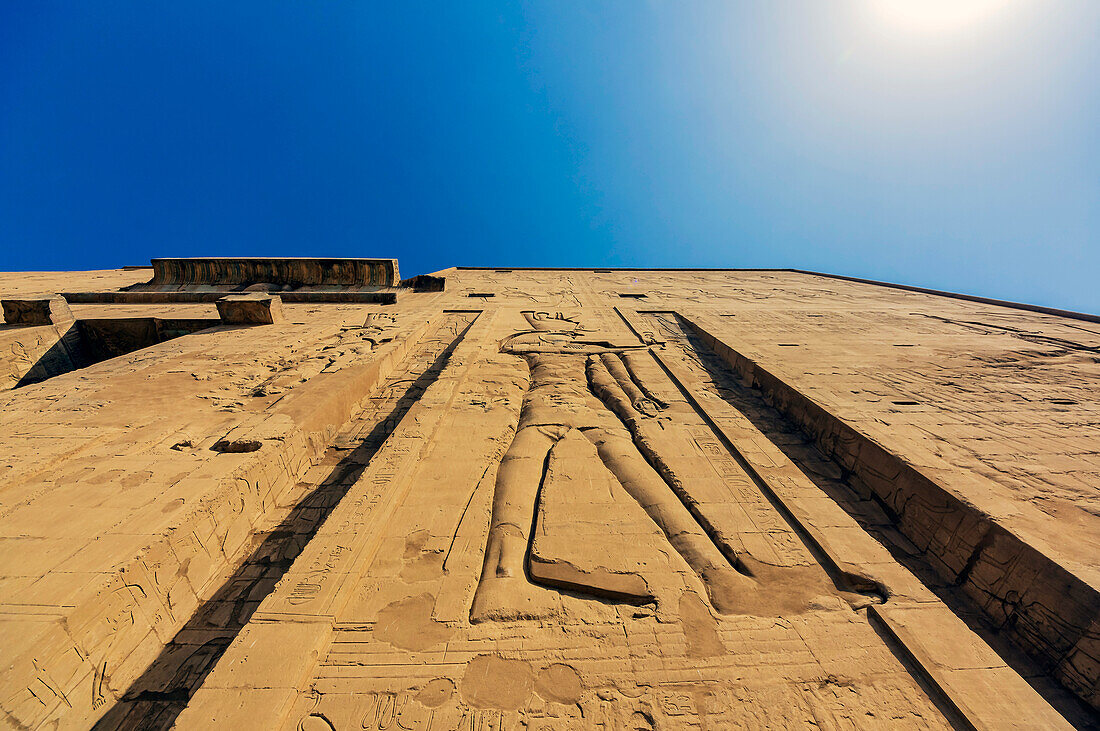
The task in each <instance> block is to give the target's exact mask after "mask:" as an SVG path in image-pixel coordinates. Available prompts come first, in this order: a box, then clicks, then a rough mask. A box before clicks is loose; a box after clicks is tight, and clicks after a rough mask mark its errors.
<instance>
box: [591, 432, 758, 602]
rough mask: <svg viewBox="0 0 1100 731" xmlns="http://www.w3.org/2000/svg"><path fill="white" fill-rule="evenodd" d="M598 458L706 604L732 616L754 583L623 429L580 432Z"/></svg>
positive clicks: (752, 588) (753, 587) (754, 586)
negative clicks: (703, 592) (689, 572)
mask: <svg viewBox="0 0 1100 731" xmlns="http://www.w3.org/2000/svg"><path fill="white" fill-rule="evenodd" d="M584 434H585V436H587V437H588V438H589V439H590V440H592V443H593V444H595V445H596V450H597V451H598V452H599V454H600V459H602V460H603V463H604V464H605V465H607V468H608V469H609V470H611V472H612V474H614V475H615V477H616V479H618V481H619V482H620V483H621V484H622V486H623V487H624V488H625V489H626V491H627V492H628V493H630V495H631V496H632V497H633V498H634V499H635V500H637V501H638V503H639V504H640V505H641V506H642V508H643V509H644V510H645V511H646V513H648V514H649V517H651V518H652V519H653V522H654V523H656V524H657V526H658V527H659V528H660V529H661V530H662V531H663V532H664V534H665V536H667V537H668V541H669V543H670V544H672V547H673V548H675V549H676V552H677V553H679V554H680V555H681V556H683V558H684V560H685V561H686V562H687V564H688V566H691V568H692V569H693V570H694V571H695V573H697V574H698V575H699V578H701V579H702V580H703V584H704V586H706V589H707V594H708V596H709V597H710V602H711V604H712V605H713V606H714V608H715V609H716V610H718V611H719V612H721V613H723V614H731V613H733V612H735V611H736V607H737V606H738V605H739V604H740V605H742V606H743V605H744V602H743V601H742V602H738V601H737V598H738V596H739V595H740V594H741V593H743V592H746V591H753V590H754V589H755V588H756V582H754V581H753V580H752V579H750V578H749V577H747V576H744V575H742V574H740V573H738V572H737V570H736V569H734V568H733V566H731V565H730V564H729V562H728V561H727V560H726V558H725V557H724V556H723V555H722V553H721V552H720V551H719V550H718V547H717V546H715V545H714V542H713V541H711V539H710V536H708V535H707V534H706V533H705V532H704V531H703V529H702V528H701V527H700V526H699V523H698V522H696V520H695V518H693V517H692V515H691V513H689V512H688V509H687V508H686V507H684V504H683V503H682V502H680V499H679V498H678V497H676V495H675V494H674V493H673V492H672V490H671V488H669V486H668V485H667V484H666V483H665V481H664V480H663V479H661V476H660V475H659V474H657V472H656V471H655V470H654V469H653V468H652V467H651V466H650V465H649V463H648V462H646V461H645V459H643V458H642V455H641V454H640V453H639V452H638V449H637V448H636V447H635V446H634V442H633V441H631V439H630V435H629V434H628V433H627V431H626V430H625V429H621V428H620V429H615V428H599V429H586V430H584Z"/></svg>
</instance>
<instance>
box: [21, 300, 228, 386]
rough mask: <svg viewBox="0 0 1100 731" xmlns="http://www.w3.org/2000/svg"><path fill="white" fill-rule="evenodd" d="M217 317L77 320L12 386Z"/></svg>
mask: <svg viewBox="0 0 1100 731" xmlns="http://www.w3.org/2000/svg"><path fill="white" fill-rule="evenodd" d="M221 324H222V323H221V320H217V319H162V318H159V317H132V318H120V319H97V320H77V321H75V322H73V323H72V325H70V326H69V329H68V330H67V331H66V332H65V334H64V335H62V336H61V337H60V338H58V340H57V342H56V343H54V344H53V345H52V346H51V347H50V348H49V349H48V350H47V351H46V352H45V353H43V354H42V355H41V357H39V358H38V360H37V361H35V363H34V365H33V366H31V368H30V370H28V371H27V372H26V374H25V375H24V376H23V377H22V378H20V379H19V381H18V382H17V383H16V384H15V386H13V388H21V387H22V386H29V385H31V384H32V383H40V382H42V381H45V380H47V379H49V378H53V377H55V376H60V375H62V374H64V373H69V372H71V371H75V370H78V369H80V368H87V367H88V366H90V365H94V364H96V363H102V362H103V361H105V360H110V359H111V358H117V357H118V356H120V355H126V354H127V353H133V352H135V351H137V350H141V349H143V348H148V347H149V346H152V345H156V344H158V343H163V342H165V341H168V340H174V339H175V338H178V337H182V336H183V335H190V334H191V333H195V332H198V331H200V330H205V329H207V328H210V327H216V326H218V325H221Z"/></svg>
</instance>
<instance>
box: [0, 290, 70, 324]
mask: <svg viewBox="0 0 1100 731" xmlns="http://www.w3.org/2000/svg"><path fill="white" fill-rule="evenodd" d="M0 304H2V305H3V307H4V322H6V323H7V324H9V325H62V324H64V323H67V322H72V321H73V313H72V311H71V310H70V309H69V305H68V303H67V302H66V301H65V299H64V298H63V297H58V296H56V295H54V296H44V297H34V298H29V299H5V300H0Z"/></svg>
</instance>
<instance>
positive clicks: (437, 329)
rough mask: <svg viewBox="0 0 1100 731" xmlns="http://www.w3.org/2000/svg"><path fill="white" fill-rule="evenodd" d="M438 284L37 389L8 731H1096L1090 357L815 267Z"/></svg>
mask: <svg viewBox="0 0 1100 731" xmlns="http://www.w3.org/2000/svg"><path fill="white" fill-rule="evenodd" d="M227 266H228V265H227ZM276 269H278V268H276ZM284 270H285V271H294V267H293V266H291V265H290V264H288V265H287V266H286V267H283V268H282V269H278V271H284ZM203 271H204V272H207V273H208V274H209V275H210V276H211V277H215V278H216V275H217V272H219V271H221V269H219V266H216V265H209V266H208V265H205V264H204V265H203ZM272 271H275V269H273V270H272ZM394 272H396V266H394ZM14 276H15V275H0V295H2V296H5V297H6V296H8V294H9V291H8V290H3V289H2V288H3V287H5V286H8V285H9V284H11V285H12V286H11V289H10V291H11V293H12V294H13V295H19V294H23V293H25V292H28V291H31V290H30V289H29V288H30V287H31V286H32V285H33V288H34V290H33V291H35V292H41V291H54V292H63V291H80V290H88V291H90V290H93V289H94V290H110V289H117V288H120V287H123V286H126V285H129V284H135V283H138V282H143V281H145V280H146V279H148V276H149V273H148V272H140V271H139V272H124V273H106V272H104V273H75V274H72V275H61V274H58V275H44V274H42V275H28V280H30V283H29V284H26V285H20V286H25V287H26V288H25V289H23V290H20V289H19V286H16V285H18V283H19V280H18V279H15V278H13V277H14ZM203 276H206V275H205V274H204V275H203ZM435 276H439V277H446V287H445V288H442V289H439V288H425V287H419V288H416V287H411V288H409V289H407V290H402V291H401V293H400V296H399V297H397V300H396V301H397V304H395V305H381V304H357V303H339V302H324V303H316V304H301V303H287V304H285V305H284V306H283V313H284V319H283V320H282V321H278V320H276V319H273V321H272V322H271V323H270V324H265V325H264V326H262V327H237V326H220V325H219V326H214V327H209V328H207V329H202V330H197V331H191V332H189V333H187V334H182V333H181V334H180V335H179V336H177V337H174V338H173V339H171V340H167V341H164V342H159V343H156V344H153V345H150V346H148V347H142V348H140V349H138V350H135V351H133V352H127V353H124V354H121V355H118V356H116V357H111V358H108V359H106V360H103V361H102V362H99V363H96V364H93V365H89V366H87V367H84V368H82V369H80V370H74V371H72V372H65V373H62V374H59V375H55V376H53V377H51V378H48V379H47V380H44V381H42V382H40V383H36V384H33V385H26V386H24V387H21V388H18V389H16V390H13V391H5V392H3V393H4V396H3V397H0V453H3V454H4V455H6V456H5V458H4V459H3V462H2V463H0V660H2V661H3V669H4V670H5V672H4V673H3V675H2V677H0V707H2V709H3V712H4V714H5V715H4V719H5V721H6V722H7V723H8V724H9V725H15V726H19V725H22V726H24V727H31V728H38V727H51V726H52V725H53V724H55V722H56V724H58V725H61V726H65V727H76V728H80V727H91V726H93V725H95V724H97V723H98V727H99V728H110V729H114V728H169V727H171V726H172V725H173V724H174V725H175V727H177V728H202V729H206V728H214V727H222V726H228V725H232V726H237V727H240V728H265V729H267V728H270V729H278V728H285V729H312V728H317V729H348V728H354V729H362V728H372V729H391V728H393V729H396V728H404V729H429V728H430V729H441V728H469V729H473V728H486V729H488V728H492V729H511V728H520V727H525V728H528V729H570V728H575V729H599V728H602V729H633V728H646V729H657V728H660V729H666V728H791V729H794V728H808V727H815V728H896V727H904V728H930V729H931V728H967V727H977V728H1013V727H1016V728H1059V727H1070V726H1073V725H1076V726H1077V727H1088V725H1089V724H1090V723H1092V722H1093V719H1094V715H1093V714H1094V711H1093V710H1092V709H1091V707H1090V706H1095V705H1096V704H1097V690H1096V688H1097V671H1098V666H1097V665H1096V663H1095V660H1094V658H1095V657H1096V651H1095V648H1096V646H1097V643H1098V636H1097V612H1098V611H1100V606H1098V603H1097V599H1096V587H1097V585H1098V583H1100V582H1098V581H1097V579H1096V576H1097V569H1098V565H1097V564H1098V561H1097V555H1098V552H1097V551H1096V550H1095V548H1096V544H1097V538H1096V536H1097V535H1100V533H1098V531H1097V523H1096V520H1097V514H1096V511H1094V510H1093V508H1092V507H1091V506H1092V503H1093V502H1096V495H1095V494H1094V491H1093V490H1092V487H1093V486H1094V484H1095V478H1096V476H1097V472H1098V470H1100V463H1098V461H1097V457H1096V454H1097V447H1096V444H1097V443H1100V439H1098V437H1100V434H1097V428H1098V427H1097V420H1096V418H1095V416H1096V414H1097V413H1098V411H1100V407H1098V405H1097V401H1096V395H1095V394H1096V391H1095V388H1091V387H1090V384H1094V383H1095V379H1096V376H1097V364H1096V359H1095V357H1094V356H1095V353H1096V350H1097V348H1098V347H1100V334H1098V333H1100V330H1097V327H1096V326H1095V325H1092V324H1089V323H1088V322H1085V321H1080V320H1073V319H1070V318H1065V317H1055V316H1051V315H1047V314H1041V313H1035V312H1027V311H1020V310H1012V309H1009V308H1005V307H996V306H992V305H985V304H981V303H975V302H966V301H960V300H953V299H948V298H944V297H936V296H932V295H927V294H918V293H913V292H905V291H899V290H892V289H886V288H882V287H875V286H873V285H867V284H860V283H855V282H845V281H838V280H831V279H826V278H822V277H816V276H811V275H805V274H797V273H789V272H788V273H784V272H737V271H730V272H690V273H689V272H644V271H634V272H606V273H605V272H595V271H530V270H527V271H525V270H510V271H506V272H497V271H493V270H461V269H460V270H448V271H445V272H439V273H437V274H436V275H435ZM184 279H186V277H183V278H181V281H180V282H176V283H173V287H175V288H179V289H180V290H181V291H185V290H186V288H187V287H188V286H189V285H188V284H187V282H186V281H182V280H184ZM203 286H206V285H203ZM418 289H419V290H427V289H431V290H435V291H417V290H418ZM170 294H171V293H166V296H167V295H170ZM488 295H492V296H491V297H490V296H488ZM259 297H260V298H263V297H269V295H259ZM255 299H257V296H255V295H253V296H250V297H249V301H252V300H255ZM213 309H214V307H213V305H210V304H205V305H200V304H195V303H188V302H180V303H174V302H171V301H170V300H165V301H164V302H149V303H145V304H117V305H115V304H109V303H103V304H94V305H92V304H82V305H74V307H73V315H74V317H75V319H76V321H77V322H80V321H81V320H91V319H98V320H105V319H112V318H113V319H114V320H116V321H118V320H125V319H128V318H129V319H149V318H159V320H160V321H164V322H170V321H177V322H178V321H182V320H183V319H186V318H196V317H200V318H201V317H212V316H213V315H212V311H213ZM36 329H37V328H36V327H25V328H22V330H24V331H29V330H36ZM51 332H52V333H53V334H52V335H48V337H46V338H45V342H49V340H50V338H54V339H55V340H56V339H59V338H60V337H61V336H62V335H63V334H64V333H57V332H55V331H54V330H53V329H52V328H51ZM5 337H9V334H8V331H6V330H2V331H0V342H5V341H3V340H2V338H5ZM27 337H28V336H26V335H24V336H22V339H21V340H19V341H18V342H20V343H23V344H24V350H23V351H22V353H23V356H21V357H22V358H23V360H27V359H29V358H34V357H35V356H33V352H34V351H33V349H31V350H28V349H27V347H26V344H27V343H30V340H28V339H27ZM36 337H38V336H36ZM13 342H14V341H13ZM36 342H37V341H36ZM39 347H41V346H39ZM899 353H903V354H904V355H902V356H899V355H898V354H899ZM9 361H10V362H12V363H13V366H12V369H13V370H12V372H13V373H17V372H18V371H19V369H20V368H23V366H16V365H14V363H15V361H14V360H12V359H11V358H9ZM19 362H22V361H19ZM32 362H33V361H32ZM23 372H24V373H25V372H26V369H25V368H23ZM17 378H22V375H19V376H18V377H17ZM998 630H999V631H998ZM983 638H988V639H989V640H990V641H991V643H992V644H989V643H987V642H986V640H985V639H983ZM1021 674H1023V675H1025V676H1027V677H1029V678H1030V679H1031V681H1032V682H1031V684H1029V683H1028V682H1026V681H1025V680H1023V678H1022V677H1021ZM1033 686H1034V687H1033ZM1036 688H1037V689H1038V691H1039V692H1037V690H1036ZM1052 703H1053V704H1054V705H1053V706H1052V705H1051V704H1052ZM1054 706H1056V707H1057V710H1055V707H1054ZM1059 711H1060V712H1061V713H1062V714H1064V716H1063V715H1061V714H1060V713H1059Z"/></svg>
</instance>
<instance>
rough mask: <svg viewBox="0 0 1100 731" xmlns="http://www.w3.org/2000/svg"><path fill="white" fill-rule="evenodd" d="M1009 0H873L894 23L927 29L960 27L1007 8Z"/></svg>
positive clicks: (912, 28)
mask: <svg viewBox="0 0 1100 731" xmlns="http://www.w3.org/2000/svg"><path fill="white" fill-rule="evenodd" d="M1007 4H1008V2H1007V0H873V2H872V5H873V7H874V8H875V9H876V10H877V11H878V12H879V14H880V15H881V16H882V17H883V18H884V19H885V20H887V21H889V22H890V23H892V24H896V25H898V26H900V27H903V28H906V29H909V30H914V31H925V32H944V31H954V30H960V29H962V28H965V27H967V26H970V25H973V24H975V23H979V22H981V21H982V20H985V19H987V18H989V17H991V16H993V15H995V14H996V13H997V12H998V11H1000V10H1002V9H1004V8H1005V6H1006V5H1007Z"/></svg>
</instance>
